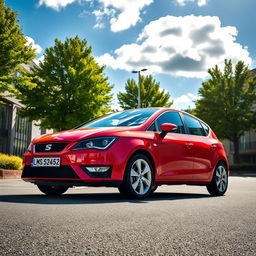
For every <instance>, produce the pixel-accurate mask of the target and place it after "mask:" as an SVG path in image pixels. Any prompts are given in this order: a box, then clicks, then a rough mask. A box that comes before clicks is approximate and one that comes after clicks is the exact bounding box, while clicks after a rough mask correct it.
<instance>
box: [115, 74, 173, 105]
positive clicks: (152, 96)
mask: <svg viewBox="0 0 256 256" xmlns="http://www.w3.org/2000/svg"><path fill="white" fill-rule="evenodd" d="M140 89H141V91H140V96H141V107H142V108H147V107H170V106H171V105H172V103H173V102H172V101H169V99H170V94H169V93H168V92H167V93H166V92H165V91H164V90H161V89H160V83H159V82H156V81H155V80H154V79H153V77H152V76H151V75H150V76H140ZM125 90H126V92H119V93H118V95H117V97H118V100H119V104H120V106H121V107H122V108H123V109H132V108H137V106H138V85H137V83H136V82H135V80H134V79H128V80H127V82H126V85H125Z"/></svg>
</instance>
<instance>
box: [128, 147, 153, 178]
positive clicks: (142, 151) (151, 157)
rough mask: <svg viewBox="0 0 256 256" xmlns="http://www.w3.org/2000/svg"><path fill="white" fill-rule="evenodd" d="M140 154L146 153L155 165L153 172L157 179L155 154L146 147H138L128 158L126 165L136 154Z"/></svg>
mask: <svg viewBox="0 0 256 256" xmlns="http://www.w3.org/2000/svg"><path fill="white" fill-rule="evenodd" d="M139 154H142V155H145V156H146V157H148V159H149V160H150V162H151V164H152V166H153V172H154V179H155V176H156V164H155V161H154V158H153V156H152V155H151V154H150V153H149V152H148V151H147V150H145V149H137V150H136V151H134V152H133V153H132V154H131V155H130V157H129V158H128V160H127V162H126V165H127V163H128V161H129V160H130V159H131V158H132V157H133V156H135V155H139Z"/></svg>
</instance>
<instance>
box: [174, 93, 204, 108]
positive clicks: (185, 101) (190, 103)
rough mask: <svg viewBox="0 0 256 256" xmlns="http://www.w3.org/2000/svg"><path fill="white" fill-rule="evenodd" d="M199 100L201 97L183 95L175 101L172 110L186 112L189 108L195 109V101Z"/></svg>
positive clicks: (191, 94)
mask: <svg viewBox="0 0 256 256" xmlns="http://www.w3.org/2000/svg"><path fill="white" fill-rule="evenodd" d="M198 99H199V96H197V95H194V94H193V93H187V94H183V95H181V96H180V97H178V98H176V99H174V100H173V105H172V108H174V109H179V110H185V109H188V108H194V107H195V103H194V102H195V101H196V100H198Z"/></svg>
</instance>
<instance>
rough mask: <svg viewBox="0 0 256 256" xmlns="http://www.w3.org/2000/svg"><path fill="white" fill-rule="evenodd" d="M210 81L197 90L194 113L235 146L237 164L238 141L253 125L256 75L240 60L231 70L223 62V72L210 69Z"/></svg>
mask: <svg viewBox="0 0 256 256" xmlns="http://www.w3.org/2000/svg"><path fill="white" fill-rule="evenodd" d="M208 73H209V74H210V76H211V78H210V79H209V80H208V81H206V82H204V83H203V86H202V87H201V88H200V89H199V95H200V96H201V98H200V99H199V100H197V101H196V109H195V114H196V115H197V116H198V117H200V118H201V119H203V120H205V121H206V122H207V123H208V124H209V125H210V126H211V127H212V128H213V130H214V131H215V132H216V134H217V136H218V137H219V138H222V139H229V140H230V141H231V142H232V143H233V145H234V162H235V163H239V162H240V159H239V138H240V137H241V136H242V135H243V133H244V132H245V131H248V130H250V129H252V128H253V127H255V125H256V113H255V112H253V109H252V108H253V104H256V76H254V75H252V73H251V72H250V70H249V69H248V67H247V66H246V65H245V64H244V63H243V62H242V61H239V62H238V63H237V64H236V66H235V68H234V69H233V67H232V63H231V60H225V67H224V71H221V70H220V69H219V67H218V66H217V65H216V66H215V67H214V68H212V69H209V70H208Z"/></svg>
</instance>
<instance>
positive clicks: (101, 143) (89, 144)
mask: <svg viewBox="0 0 256 256" xmlns="http://www.w3.org/2000/svg"><path fill="white" fill-rule="evenodd" d="M117 139H118V137H98V138H91V139H86V140H82V141H80V142H78V143H77V144H76V145H75V146H74V147H73V148H72V150H80V149H100V150H105V149H108V148H109V147H110V146H111V145H112V144H113V143H114V142H115V141H116V140H117Z"/></svg>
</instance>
